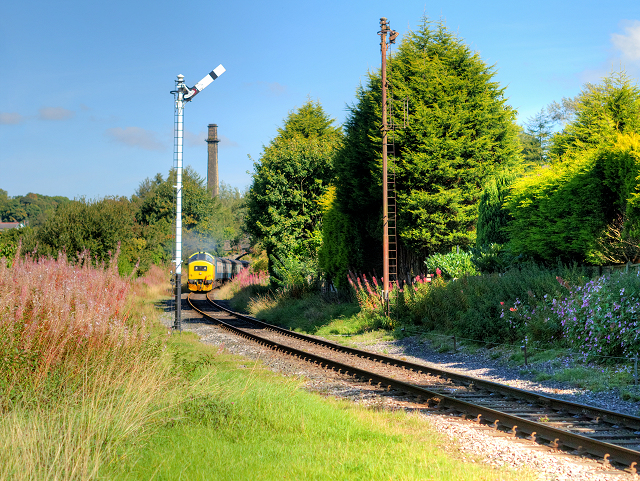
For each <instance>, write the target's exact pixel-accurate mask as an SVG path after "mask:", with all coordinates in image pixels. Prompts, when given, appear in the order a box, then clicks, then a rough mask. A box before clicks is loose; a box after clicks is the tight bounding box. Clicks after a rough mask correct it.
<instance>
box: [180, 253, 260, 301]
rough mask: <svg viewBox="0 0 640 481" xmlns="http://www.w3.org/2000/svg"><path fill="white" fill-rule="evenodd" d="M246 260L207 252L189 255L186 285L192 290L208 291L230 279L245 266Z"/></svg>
mask: <svg viewBox="0 0 640 481" xmlns="http://www.w3.org/2000/svg"><path fill="white" fill-rule="evenodd" d="M248 265H249V263H248V262H247V261H241V260H235V259H224V258H222V257H214V256H212V255H211V254H209V253H208V252H196V253H194V254H191V255H190V256H189V260H188V268H187V269H188V272H189V278H188V280H187V285H188V286H189V290H190V291H192V292H209V291H210V290H211V289H213V288H214V286H216V285H220V284H222V283H223V282H225V281H228V280H230V279H232V278H233V277H234V276H236V275H237V274H238V273H239V272H240V271H241V270H242V269H244V268H245V267H247V266H248Z"/></svg>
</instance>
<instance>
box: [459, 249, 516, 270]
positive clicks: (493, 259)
mask: <svg viewBox="0 0 640 481" xmlns="http://www.w3.org/2000/svg"><path fill="white" fill-rule="evenodd" d="M470 252H471V262H472V263H473V265H474V266H475V268H476V270H478V272H482V273H483V274H491V273H492V272H506V271H507V270H508V269H509V268H511V267H513V266H514V265H515V264H517V263H518V262H520V261H521V260H522V259H523V258H524V256H522V255H518V256H516V255H514V254H513V253H512V252H511V250H510V249H509V247H508V246H506V245H504V244H489V245H484V246H481V247H476V248H475V249H471V251H470Z"/></svg>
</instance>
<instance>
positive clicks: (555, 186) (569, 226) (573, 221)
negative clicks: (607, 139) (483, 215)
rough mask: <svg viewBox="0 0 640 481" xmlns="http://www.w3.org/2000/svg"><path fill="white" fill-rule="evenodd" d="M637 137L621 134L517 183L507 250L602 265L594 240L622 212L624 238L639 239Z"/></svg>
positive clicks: (508, 203)
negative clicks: (633, 237)
mask: <svg viewBox="0 0 640 481" xmlns="http://www.w3.org/2000/svg"><path fill="white" fill-rule="evenodd" d="M639 139H640V137H638V135H637V134H633V133H631V134H625V135H619V136H618V137H617V138H616V142H615V143H613V144H603V145H602V146H600V147H598V148H595V149H591V150H584V151H581V152H572V153H571V154H567V155H566V156H565V158H566V160H565V161H564V162H561V163H556V164H553V165H551V166H550V167H547V168H540V169H538V170H537V171H535V172H534V174H532V175H530V176H528V177H525V178H523V179H521V180H519V181H517V182H515V183H514V184H513V186H512V189H511V194H510V196H509V197H508V198H507V200H506V202H505V205H506V208H507V211H508V213H509V215H510V216H511V218H512V220H511V221H510V224H509V226H508V227H507V229H506V230H507V231H508V232H509V237H510V247H511V249H512V250H513V251H514V252H518V253H522V254H525V255H531V256H533V257H535V258H536V259H539V260H544V261H554V260H556V259H558V258H560V259H562V260H564V261H577V262H585V261H586V262H591V263H596V264H598V263H601V262H602V260H603V256H604V255H605V254H603V253H602V249H601V247H600V245H599V243H598V239H599V238H601V237H602V235H603V233H604V232H605V231H606V229H607V225H608V224H611V223H612V222H614V221H615V219H616V218H617V217H618V216H619V215H620V212H622V213H624V214H625V215H626V216H627V218H628V220H629V222H628V225H627V226H625V228H624V231H623V232H624V234H623V235H624V236H628V235H631V236H637V234H636V232H638V227H637V226H640V218H639V217H638V214H637V212H638V210H637V206H636V203H637V198H639V197H638V196H639V195H640V189H639V186H638V185H636V183H637V181H636V178H637V177H638V175H639V174H640V163H639V162H638V161H639V160H640V154H639V152H640V150H639V146H640V142H639ZM600 244H601V243H600Z"/></svg>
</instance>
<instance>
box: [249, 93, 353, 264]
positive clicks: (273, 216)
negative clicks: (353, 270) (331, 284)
mask: <svg viewBox="0 0 640 481" xmlns="http://www.w3.org/2000/svg"><path fill="white" fill-rule="evenodd" d="M341 137H342V134H341V130H340V128H339V127H335V126H333V119H330V118H329V117H328V116H327V114H326V113H325V112H324V110H323V109H322V106H321V105H320V103H319V102H313V101H311V100H308V101H307V102H306V103H305V104H304V105H303V106H302V107H300V108H299V109H297V110H295V111H292V112H291V113H290V114H289V116H288V117H287V118H286V119H285V121H284V125H283V126H282V127H281V128H279V129H278V135H277V136H276V137H275V138H274V139H273V140H272V141H271V142H270V144H269V145H268V146H266V147H265V148H264V150H263V153H262V156H261V157H260V160H259V161H258V162H254V173H253V182H252V185H251V188H250V190H249V192H248V194H247V213H246V220H245V222H246V228H247V231H248V232H249V233H250V234H251V235H252V236H253V238H254V239H255V240H261V241H262V243H263V245H264V247H265V249H266V251H267V254H268V255H269V256H270V264H269V268H270V270H271V271H273V263H272V259H271V258H277V259H280V260H281V261H283V260H284V259H287V258H296V259H299V260H311V261H315V259H316V256H317V251H318V248H319V245H320V242H321V234H320V229H321V225H322V208H321V207H320V205H319V204H318V200H319V199H320V198H321V197H322V196H323V194H325V192H326V191H327V189H328V188H329V186H330V185H331V183H332V181H333V178H334V170H333V157H334V154H335V151H336V149H337V148H338V147H339V145H340V141H341Z"/></svg>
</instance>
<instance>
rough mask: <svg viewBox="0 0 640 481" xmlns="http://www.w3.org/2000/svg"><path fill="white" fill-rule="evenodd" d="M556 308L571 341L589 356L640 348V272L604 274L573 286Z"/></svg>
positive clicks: (626, 353) (627, 352)
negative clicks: (583, 283) (639, 325)
mask: <svg viewBox="0 0 640 481" xmlns="http://www.w3.org/2000/svg"><path fill="white" fill-rule="evenodd" d="M565 286H566V287H567V288H569V289H570V291H569V293H568V295H566V296H564V298H558V299H554V301H553V311H554V312H555V313H556V315H557V316H558V318H559V319H560V322H561V324H562V326H563V331H564V335H565V337H566V339H567V341H568V342H569V344H570V345H571V346H572V347H574V348H576V349H577V350H579V351H580V352H582V353H583V354H584V355H585V356H598V355H601V356H633V355H637V354H638V353H639V352H640V332H639V331H638V314H639V313H640V272H638V273H624V272H621V273H614V274H612V275H604V276H601V277H599V278H597V279H594V280H592V281H590V282H587V283H586V284H585V285H584V286H582V287H581V286H575V287H573V286H571V285H570V284H569V283H565Z"/></svg>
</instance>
